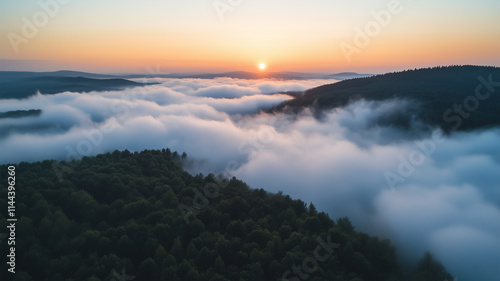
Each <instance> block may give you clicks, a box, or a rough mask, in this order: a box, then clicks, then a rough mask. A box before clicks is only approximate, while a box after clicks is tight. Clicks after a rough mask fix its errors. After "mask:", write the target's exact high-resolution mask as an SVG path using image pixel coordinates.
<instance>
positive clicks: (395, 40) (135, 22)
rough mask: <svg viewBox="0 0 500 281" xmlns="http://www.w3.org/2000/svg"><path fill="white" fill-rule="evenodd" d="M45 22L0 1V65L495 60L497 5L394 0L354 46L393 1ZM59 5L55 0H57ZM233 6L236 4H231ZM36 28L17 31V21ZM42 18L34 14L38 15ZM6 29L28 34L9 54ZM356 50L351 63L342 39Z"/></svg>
mask: <svg viewBox="0 0 500 281" xmlns="http://www.w3.org/2000/svg"><path fill="white" fill-rule="evenodd" d="M65 1H66V2H67V3H65V4H58V11H56V12H55V13H54V14H53V16H50V15H49V16H48V21H47V22H46V23H43V15H41V14H43V13H45V12H43V11H44V10H43V9H42V7H41V6H40V3H49V2H52V3H58V2H56V0H41V1H28V0H23V1H1V2H0V38H1V40H0V69H1V70H35V71H43V70H59V69H71V70H82V71H93V72H145V69H146V67H151V68H154V67H156V66H159V67H160V69H161V72H184V71H199V72H206V71H230V70H245V71H257V70H258V69H257V65H258V64H259V63H261V62H265V63H267V65H268V71H308V72H340V71H357V72H370V73H380V72H387V71H394V70H402V69H408V68H415V67H426V66H435V65H449V64H479V65H495V66H500V52H499V50H500V17H499V16H498V15H499V14H500V1H497V0H477V1H474V2H473V1H464V0H462V1H457V0H454V1H451V0H441V1H430V0H413V1H410V0H400V1H397V0H394V1H396V2H399V3H400V6H401V7H402V11H401V12H400V13H398V14H393V15H392V19H391V20H390V22H389V24H388V25H387V26H385V27H381V29H380V32H376V34H375V35H374V36H372V37H370V39H369V40H370V43H369V44H368V45H367V46H361V47H360V46H356V44H355V40H354V39H355V34H356V32H355V28H356V27H358V28H360V29H365V27H366V26H367V24H368V23H370V21H373V20H374V18H373V16H372V14H371V13H372V12H374V11H375V12H377V11H380V10H382V9H385V10H386V9H387V5H388V3H389V2H391V0H369V1H368V0H366V1H362V0H351V1H344V0H343V1H337V0H309V1H305V0H241V1H240V2H241V4H239V5H236V6H234V7H232V10H228V11H225V12H224V13H223V14H222V16H223V17H222V18H221V17H220V16H219V14H218V13H217V11H216V9H215V8H214V4H215V3H219V4H226V5H230V4H228V3H229V2H231V1H228V0H216V1H214V0H142V1H129V0H106V1H97V0H85V1H83V0H80V1H78V0H65ZM61 2H63V1H62V0H61ZM232 2H238V1H235V0H233V1H232ZM34 15H38V16H39V17H38V22H39V23H40V21H42V24H38V27H37V29H38V31H37V32H36V33H35V34H34V36H33V37H32V38H26V36H24V35H23V26H25V25H26V24H25V23H24V22H23V18H26V19H28V20H29V21H30V22H32V23H33V22H34V19H33V17H34ZM40 15H41V16H40ZM13 34H15V36H19V37H24V38H25V39H26V40H25V41H23V43H19V44H18V46H17V49H18V52H16V51H15V48H14V47H13V44H12V42H11V41H13V39H12V38H13V36H14V35H13ZM342 44H349V45H351V46H353V47H357V48H358V50H359V52H358V53H355V54H352V56H351V57H350V60H348V59H346V56H345V55H344V53H343V52H342V49H341V45H342Z"/></svg>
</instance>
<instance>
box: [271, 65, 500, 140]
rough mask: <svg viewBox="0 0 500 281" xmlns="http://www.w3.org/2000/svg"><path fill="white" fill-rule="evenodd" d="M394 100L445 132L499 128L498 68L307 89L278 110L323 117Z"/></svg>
mask: <svg viewBox="0 0 500 281" xmlns="http://www.w3.org/2000/svg"><path fill="white" fill-rule="evenodd" d="M476 89H478V92H477V94H476ZM394 98H396V99H408V100H411V101H412V105H413V106H412V108H411V110H410V111H411V112H408V115H410V114H414V115H416V116H418V117H419V118H420V119H421V120H423V121H425V122H427V123H430V124H433V125H438V126H440V127H442V128H443V129H445V130H447V131H448V130H451V129H459V130H468V129H474V128H480V127H485V126H494V125H500V114H499V110H500V68H498V67H483V66H450V67H437V68H426V69H418V70H408V71H403V72H397V73H388V74H383V75H377V76H372V77H367V78H357V79H350V80H344V81H341V82H338V83H334V84H328V85H323V86H320V87H317V88H313V89H310V90H307V91H305V93H304V94H303V95H302V96H300V97H297V98H295V99H293V100H290V101H287V102H285V103H283V104H281V105H279V106H277V107H276V108H275V109H274V110H275V111H283V110H284V111H288V112H294V113H295V112H298V111H300V110H301V109H303V108H305V107H310V108H313V110H314V112H315V113H316V115H318V116H321V113H322V112H323V110H325V109H332V108H337V107H342V106H345V105H347V104H348V103H349V102H350V101H355V100H360V99H364V100H373V101H383V100H388V99H394ZM395 118H396V117H395ZM386 121H387V120H386ZM392 121H394V122H393V123H395V124H396V123H398V120H392Z"/></svg>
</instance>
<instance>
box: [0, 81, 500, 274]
mask: <svg viewBox="0 0 500 281" xmlns="http://www.w3.org/2000/svg"><path fill="white" fill-rule="evenodd" d="M138 81H141V82H143V81H147V82H152V81H154V82H159V83H160V84H157V85H152V86H147V87H139V88H132V89H127V90H123V91H109V92H90V93H75V92H64V93H59V94H55V95H42V94H38V95H35V96H32V97H30V98H28V99H23V100H2V102H1V103H0V112H5V111H10V110H29V109H41V110H42V113H41V115H39V116H36V117H24V118H15V119H12V118H9V119H5V118H4V119H0V162H1V163H3V164H5V163H17V162H20V161H39V160H45V159H57V160H71V159H75V158H78V157H82V156H90V155H96V154H99V153H105V152H110V151H113V150H115V149H119V150H124V149H129V150H131V151H140V150H143V149H161V148H166V147H168V148H170V149H172V150H177V151H179V152H186V153H187V154H188V161H187V162H186V163H185V164H186V169H188V170H189V171H190V172H191V173H199V172H202V173H204V174H207V173H210V172H212V173H215V174H220V173H221V174H225V175H230V176H236V177H238V178H240V179H242V180H243V181H245V182H247V183H248V184H249V185H250V186H251V187H253V188H264V189H265V190H267V191H270V192H278V191H283V192H284V193H285V194H289V195H290V196H292V197H293V198H300V199H302V200H303V201H305V202H307V203H309V202H313V203H314V204H315V205H316V207H317V208H318V210H320V211H325V212H327V213H328V214H329V215H330V217H331V218H333V219H336V218H338V217H342V216H348V217H349V218H350V219H351V220H352V221H353V224H354V225H355V226H356V229H357V230H361V231H364V232H367V233H369V234H372V235H379V236H380V237H384V238H390V239H391V240H392V242H393V243H394V244H395V245H396V247H397V249H398V255H399V256H400V258H401V260H402V262H403V264H406V263H407V262H408V263H410V264H416V261H417V259H419V258H421V257H422V256H423V254H424V252H425V251H427V250H429V251H431V252H432V253H433V254H434V255H435V257H436V258H437V259H438V260H440V261H441V262H442V263H443V264H444V266H445V267H446V268H447V269H448V271H449V272H450V273H451V274H453V275H454V276H456V277H457V278H458V280H498V278H499V276H500V189H499V187H500V129H498V128H492V129H484V130H480V131H472V132H452V133H451V134H450V135H443V134H442V133H441V132H440V131H439V130H438V129H431V130H422V129H421V128H422V127H423V126H421V124H419V121H418V119H415V120H414V124H413V125H414V127H412V128H410V129H401V128H394V127H389V126H381V125H375V124H377V123H376V122H374V120H378V119H379V118H381V117H383V116H387V114H390V113H391V112H398V111H402V110H403V111H404V110H405V108H406V107H407V106H408V102H407V101H405V100H389V101H385V102H369V101H358V102H354V103H351V104H350V105H348V106H346V107H345V108H342V109H336V110H331V111H329V112H325V114H324V116H323V118H321V119H320V120H318V119H316V118H315V117H314V116H313V114H311V112H309V111H308V110H305V111H304V112H302V113H300V114H297V115H286V114H276V115H271V114H268V113H265V111H260V110H265V109H269V108H271V107H273V106H275V105H277V104H279V103H281V102H283V101H286V100H289V99H291V97H290V96H288V95H284V94H273V93H276V92H284V91H302V90H305V89H308V88H311V87H315V86H319V85H322V84H326V83H332V82H335V81H327V80H287V81H279V80H243V79H230V78H217V79H160V78H157V79H155V78H149V79H146V78H144V79H138ZM395 115H397V114H395Z"/></svg>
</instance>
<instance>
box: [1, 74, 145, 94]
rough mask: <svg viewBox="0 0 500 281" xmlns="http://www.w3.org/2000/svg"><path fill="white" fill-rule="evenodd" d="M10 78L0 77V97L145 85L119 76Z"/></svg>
mask: <svg viewBox="0 0 500 281" xmlns="http://www.w3.org/2000/svg"><path fill="white" fill-rule="evenodd" d="M0 75H1V74H0ZM8 77H11V76H8ZM19 77H22V78H19ZM11 78H12V79H2V81H1V82H0V99H23V98H27V97H29V96H33V95H35V94H36V93H37V91H40V92H41V93H42V94H55V93H61V92H64V91H74V92H90V91H111V90H121V89H124V88H129V87H137V86H144V85H146V84H143V83H137V82H134V81H130V80H126V79H121V78H110V79H96V78H86V77H80V76H79V77H66V76H61V77H59V76H36V75H35V74H33V75H28V76H19V75H18V76H15V75H14V76H12V77H11ZM18 78H19V79H18Z"/></svg>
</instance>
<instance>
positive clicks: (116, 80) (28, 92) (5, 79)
mask: <svg viewBox="0 0 500 281" xmlns="http://www.w3.org/2000/svg"><path fill="white" fill-rule="evenodd" d="M370 75H371V74H358V73H354V72H344V73H337V74H320V73H300V72H262V73H254V72H245V71H233V72H225V73H207V74H182V73H172V74H154V75H153V76H152V77H158V78H177V79H179V78H198V79H213V78H217V77H228V78H239V79H262V78H274V79H287V80H289V79H297V80H301V79H337V80H343V79H350V78H358V77H366V76H370ZM147 76H151V75H144V74H121V75H109V74H96V73H88V72H79V71H68V70H62V71H54V72H27V71H0V99H7V98H16V99H22V98H27V97H29V96H32V95H35V94H36V93H37V91H40V92H41V93H42V94H55V93H60V92H64V91H73V92H90V91H110V90H121V89H124V88H128V87H137V86H144V85H149V84H151V83H138V82H133V81H130V80H127V79H132V78H144V77H147Z"/></svg>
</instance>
